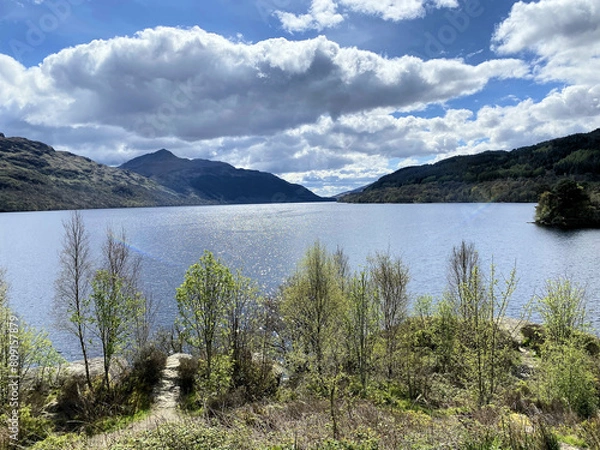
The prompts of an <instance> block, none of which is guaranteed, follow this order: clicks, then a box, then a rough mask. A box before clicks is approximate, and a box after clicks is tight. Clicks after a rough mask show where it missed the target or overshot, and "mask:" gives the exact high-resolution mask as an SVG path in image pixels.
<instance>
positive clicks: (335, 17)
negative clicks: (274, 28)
mask: <svg viewBox="0 0 600 450" xmlns="http://www.w3.org/2000/svg"><path fill="white" fill-rule="evenodd" d="M275 15H276V16H277V17H278V18H279V20H280V21H281V25H282V26H283V28H284V29H285V30H286V31H288V32H290V33H294V32H302V31H306V30H318V31H321V30H323V29H325V28H332V27H335V26H337V25H339V24H340V23H342V22H343V21H344V17H343V16H342V15H341V14H339V13H338V12H337V5H336V4H335V3H334V2H333V1H332V0H313V2H312V5H311V7H310V11H309V13H308V14H300V15H296V14H292V13H289V12H285V11H276V12H275Z"/></svg>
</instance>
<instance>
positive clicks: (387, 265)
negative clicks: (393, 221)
mask: <svg viewBox="0 0 600 450" xmlns="http://www.w3.org/2000/svg"><path fill="white" fill-rule="evenodd" d="M369 266H370V267H369V270H370V274H371V278H372V280H373V284H374V286H375V290H376V295H377V298H378V304H379V320H380V329H381V332H382V336H383V341H384V345H385V357H384V361H385V362H384V365H385V370H386V376H387V377H388V380H391V379H392V377H393V376H394V375H395V369H396V365H397V349H398V344H399V342H398V341H399V331H400V330H399V328H400V325H401V324H402V322H403V321H404V320H405V319H406V317H407V315H408V290H407V286H408V282H409V280H410V277H409V274H408V267H406V266H405V265H404V264H403V263H402V261H401V260H400V259H392V257H391V256H390V255H389V254H387V253H378V254H376V255H375V257H373V258H370V259H369Z"/></svg>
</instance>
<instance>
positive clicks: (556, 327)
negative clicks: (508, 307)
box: [533, 278, 588, 344]
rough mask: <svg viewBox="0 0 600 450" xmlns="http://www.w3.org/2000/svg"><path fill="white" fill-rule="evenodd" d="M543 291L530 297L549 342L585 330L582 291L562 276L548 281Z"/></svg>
mask: <svg viewBox="0 0 600 450" xmlns="http://www.w3.org/2000/svg"><path fill="white" fill-rule="evenodd" d="M545 291H546V292H545V294H544V295H543V296H537V297H535V298H534V305H533V308H534V310H535V312H537V313H538V314H539V315H540V317H541V319H542V322H543V325H544V331H545V334H546V336H547V338H548V340H550V342H552V343H555V344H563V343H565V342H568V341H569V340H570V339H571V338H572V337H573V336H574V334H575V333H576V332H577V331H586V330H587V329H588V324H587V322H586V304H585V297H584V291H583V289H582V288H580V287H579V286H577V285H576V284H573V283H572V282H571V281H570V280H568V279H566V278H558V279H556V280H548V281H547V282H546V289H545Z"/></svg>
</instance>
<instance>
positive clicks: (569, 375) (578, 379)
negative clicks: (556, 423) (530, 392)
mask: <svg viewBox="0 0 600 450" xmlns="http://www.w3.org/2000/svg"><path fill="white" fill-rule="evenodd" d="M538 382H539V385H538V389H539V397H540V399H541V400H542V402H543V403H544V404H545V405H546V407H547V408H549V409H552V408H557V407H559V408H564V410H566V411H573V412H575V413H576V414H578V415H579V416H580V417H583V418H588V417H591V416H593V415H594V414H595V412H596V411H597V409H598V396H597V388H596V377H595V375H594V365H593V362H592V360H591V358H590V356H589V355H588V354H587V353H586V351H585V350H583V349H581V348H579V346H578V344H577V343H576V342H575V341H570V342H567V343H562V344H548V345H546V346H545V348H544V350H543V353H542V362H541V365H540V376H539V380H538Z"/></svg>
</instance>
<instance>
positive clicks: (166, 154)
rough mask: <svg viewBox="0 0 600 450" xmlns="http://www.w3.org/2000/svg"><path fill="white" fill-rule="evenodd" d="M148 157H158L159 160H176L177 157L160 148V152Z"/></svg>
mask: <svg viewBox="0 0 600 450" xmlns="http://www.w3.org/2000/svg"><path fill="white" fill-rule="evenodd" d="M148 156H158V157H160V158H171V159H172V158H177V156H175V155H174V154H173V153H171V152H170V151H169V150H167V149H166V148H161V149H160V150H158V151H156V152H154V153H151V154H150V155H148Z"/></svg>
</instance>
